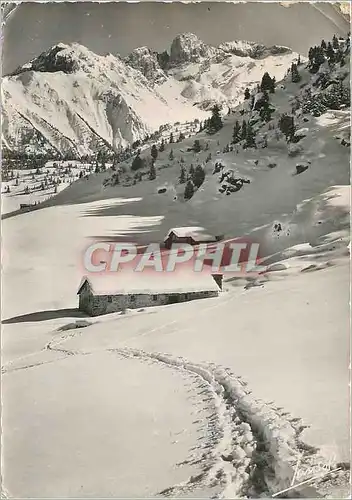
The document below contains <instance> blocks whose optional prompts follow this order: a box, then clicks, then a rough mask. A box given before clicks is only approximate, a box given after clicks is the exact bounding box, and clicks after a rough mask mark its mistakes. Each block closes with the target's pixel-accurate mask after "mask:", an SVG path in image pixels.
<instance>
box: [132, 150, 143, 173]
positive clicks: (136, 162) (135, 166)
mask: <svg viewBox="0 0 352 500" xmlns="http://www.w3.org/2000/svg"><path fill="white" fill-rule="evenodd" d="M143 163H144V162H143V160H142V158H141V157H140V156H139V154H138V153H137V155H136V156H135V157H134V159H133V162H132V165H131V170H132V171H135V170H139V169H140V168H142V167H143Z"/></svg>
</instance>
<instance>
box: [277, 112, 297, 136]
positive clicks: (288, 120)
mask: <svg viewBox="0 0 352 500" xmlns="http://www.w3.org/2000/svg"><path fill="white" fill-rule="evenodd" d="M279 128H280V130H281V132H282V133H283V134H284V135H285V137H286V139H287V140H291V139H292V137H293V136H294V133H295V124H294V118H293V116H289V115H287V114H286V113H285V114H283V115H281V117H280V120H279Z"/></svg>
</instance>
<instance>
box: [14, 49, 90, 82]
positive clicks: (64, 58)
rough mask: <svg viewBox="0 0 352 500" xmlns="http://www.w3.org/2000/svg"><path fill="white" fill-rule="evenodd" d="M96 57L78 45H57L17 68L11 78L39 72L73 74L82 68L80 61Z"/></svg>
mask: <svg viewBox="0 0 352 500" xmlns="http://www.w3.org/2000/svg"><path fill="white" fill-rule="evenodd" d="M96 57H97V56H96V55H95V54H93V52H91V51H90V50H88V49H87V48H86V47H84V46H83V45H80V44H79V43H71V44H64V43H58V44H57V45H54V46H53V47H51V48H50V49H49V50H47V51H45V52H42V53H41V54H40V55H39V56H38V57H36V58H34V59H32V60H31V61H29V62H28V63H26V64H24V65H23V66H20V67H19V68H17V69H16V70H15V71H14V72H13V73H12V74H11V76H15V75H19V74H21V73H24V72H25V71H39V72H44V73H56V72H58V71H62V72H63V73H66V74H69V73H75V72H76V71H77V70H78V69H80V67H81V66H82V61H86V60H88V59H94V58H96Z"/></svg>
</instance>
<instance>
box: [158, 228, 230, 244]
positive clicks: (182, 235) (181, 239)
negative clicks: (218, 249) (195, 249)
mask: <svg viewBox="0 0 352 500" xmlns="http://www.w3.org/2000/svg"><path fill="white" fill-rule="evenodd" d="M220 239H221V236H214V235H212V234H209V233H207V231H206V230H205V229H204V228H203V227H173V228H172V229H170V231H169V232H168V233H167V235H166V237H165V238H164V244H165V247H166V248H171V246H172V244H173V243H188V244H189V245H199V244H200V243H213V242H215V241H219V240H220Z"/></svg>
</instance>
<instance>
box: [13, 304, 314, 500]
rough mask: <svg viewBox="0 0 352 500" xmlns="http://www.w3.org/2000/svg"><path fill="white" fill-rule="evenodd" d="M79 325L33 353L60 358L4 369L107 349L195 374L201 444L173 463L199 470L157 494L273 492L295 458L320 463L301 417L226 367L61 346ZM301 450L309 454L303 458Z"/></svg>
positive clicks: (284, 484) (284, 483) (284, 482)
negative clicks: (255, 392)
mask: <svg viewBox="0 0 352 500" xmlns="http://www.w3.org/2000/svg"><path fill="white" fill-rule="evenodd" d="M213 307H216V306H213ZM172 323H177V321H174V322H172ZM164 326H165V325H164ZM80 330H81V329H79V328H78V329H75V330H73V331H71V332H70V333H68V334H65V335H62V336H60V338H59V339H58V338H57V337H56V338H53V339H52V340H51V341H50V342H48V343H47V344H46V346H45V347H44V348H43V349H42V350H41V351H37V352H36V353H33V354H38V353H43V352H44V353H45V352H46V353H47V352H48V351H51V352H57V353H60V354H61V355H62V357H60V358H55V359H52V360H46V361H44V360H43V361H41V362H38V363H32V364H29V365H26V366H20V367H14V368H12V369H6V368H5V367H4V369H3V373H10V372H12V371H17V370H22V369H27V368H33V367H35V366H40V365H43V364H47V363H53V362H56V361H62V360H64V359H66V358H67V357H68V356H76V355H80V356H86V355H93V354H94V353H96V352H98V351H107V352H110V353H112V354H115V355H117V356H120V357H124V358H129V359H135V360H137V361H139V362H144V363H158V364H161V365H163V366H164V367H166V368H170V369H176V370H180V371H182V372H183V373H184V374H185V375H186V376H188V377H189V378H193V379H195V380H196V383H197V384H198V385H197V387H198V388H199V389H201V392H200V395H201V396H202V401H203V403H204V408H209V406H210V409H211V411H212V414H211V416H210V417H208V418H207V420H206V423H205V428H206V442H205V444H202V443H200V444H199V445H198V446H197V447H196V449H194V448H193V449H191V450H190V452H191V453H190V456H189V457H187V458H186V459H185V460H184V461H183V462H182V463H179V464H177V465H178V466H181V465H185V464H189V465H195V464H201V473H200V474H197V475H195V476H191V477H189V479H188V480H187V481H185V482H184V483H181V484H176V485H171V486H170V487H168V488H166V489H164V490H162V491H160V492H157V493H156V495H157V496H164V497H170V496H172V497H184V496H185V495H186V494H187V493H188V494H189V493H191V492H193V491H196V492H197V491H200V490H204V489H206V491H208V490H209V491H211V490H212V488H213V489H214V490H215V491H216V493H215V494H214V495H213V496H212V498H256V497H259V496H263V495H265V496H272V495H274V494H275V493H277V492H279V491H281V490H283V489H285V488H288V487H290V485H291V482H292V478H293V477H294V475H295V468H296V464H297V463H298V461H299V463H300V471H303V473H304V471H309V470H310V469H311V468H312V467H314V463H319V464H321V463H322V462H323V459H322V457H319V456H318V454H317V450H315V449H313V448H311V449H310V447H308V446H307V445H305V444H304V443H303V442H302V441H301V440H300V434H301V432H302V431H303V430H304V428H305V426H302V425H301V419H300V418H293V417H291V416H290V415H289V414H288V413H287V412H285V411H284V409H283V408H278V407H275V406H274V405H273V403H268V404H266V403H263V402H262V401H259V400H256V399H255V398H254V397H253V396H252V395H251V391H250V390H249V389H248V388H247V383H246V382H244V381H243V380H242V378H241V377H239V376H235V375H234V374H233V372H232V371H231V370H229V369H228V368H226V367H223V366H220V365H216V364H214V363H193V362H191V361H189V360H187V359H185V358H183V357H176V356H172V355H170V354H166V353H156V352H155V353H153V352H149V353H148V352H145V351H143V350H140V349H134V348H102V349H93V350H90V351H88V352H87V351H80V350H78V351H77V350H75V351H73V350H69V349H65V342H66V341H67V340H69V339H71V338H72V337H75V336H76V335H77V334H80V333H81V332H80ZM154 330H155V329H154ZM154 330H151V331H154ZM147 333H150V331H148V332H147ZM17 361H18V360H17ZM198 395H199V394H198ZM204 408H202V409H204ZM202 409H199V410H198V412H201V411H202ZM303 452H307V453H306V456H305V457H303V459H302V453H303ZM311 475H312V474H311ZM307 477H309V473H308V475H307ZM312 491H313V493H314V492H315V493H317V496H320V495H319V494H318V490H316V489H315V488H313V489H312V488H310V490H309V494H310V495H311V494H312ZM290 493H291V494H292V496H291V495H290V497H294V496H295V493H297V490H296V491H295V490H293V489H292V491H291V492H290ZM300 493H301V492H300ZM300 496H302V495H301V494H300ZM5 498H6V497H5Z"/></svg>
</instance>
